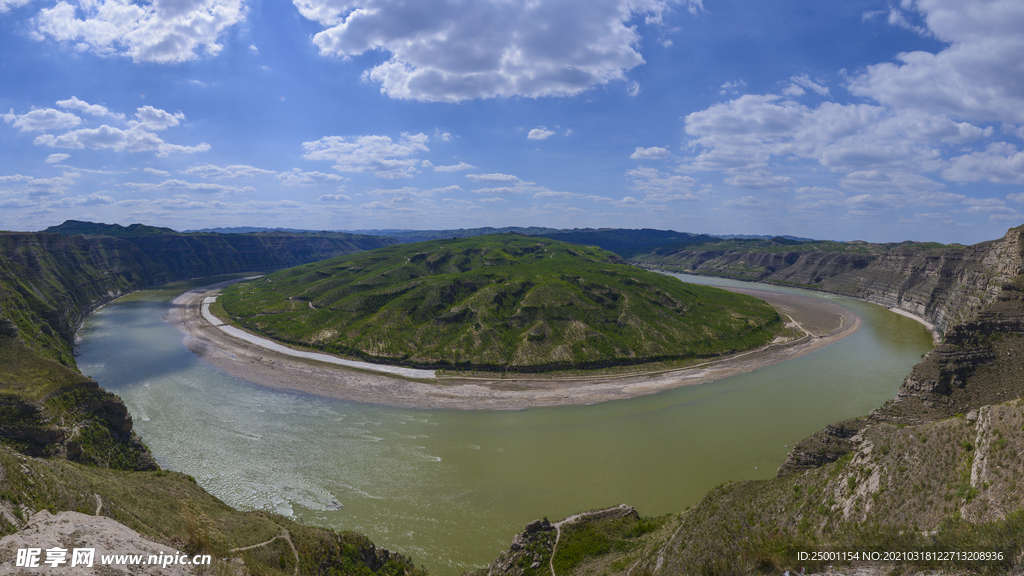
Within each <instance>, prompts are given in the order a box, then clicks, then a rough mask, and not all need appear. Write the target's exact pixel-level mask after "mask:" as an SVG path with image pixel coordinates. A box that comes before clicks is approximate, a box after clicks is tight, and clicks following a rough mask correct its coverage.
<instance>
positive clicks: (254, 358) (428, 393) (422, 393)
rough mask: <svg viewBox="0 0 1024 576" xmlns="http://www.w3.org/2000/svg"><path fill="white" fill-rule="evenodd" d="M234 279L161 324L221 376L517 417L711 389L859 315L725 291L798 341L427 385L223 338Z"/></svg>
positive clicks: (807, 346) (815, 303)
mask: <svg viewBox="0 0 1024 576" xmlns="http://www.w3.org/2000/svg"><path fill="white" fill-rule="evenodd" d="M239 281H240V280H232V281H228V282H220V283H217V284H211V285H209V286H204V287H201V288H196V289H193V290H189V291H188V292H185V293H184V294H182V295H180V296H178V297H177V298H175V299H174V300H173V301H172V302H171V304H170V308H169V310H168V312H167V315H166V319H167V321H168V322H170V323H171V324H172V325H173V326H174V327H176V328H177V329H178V330H180V331H181V332H183V333H184V334H185V338H184V344H185V345H186V346H187V347H188V349H189V350H191V351H192V352H193V353H195V354H196V355H197V356H199V357H200V358H202V359H203V360H205V361H206V362H208V363H209V364H211V365H213V366H214V367H216V368H219V369H220V370H223V371H224V372H227V373H229V374H232V375H234V376H236V377H238V378H242V379H244V380H247V381H249V382H252V383H254V384H257V385H260V386H265V387H268V388H272V389H276V390H281V391H292V392H300V393H307V394H314V395H318V396H325V397H329V398H336V399H339V400H345V401H350V402H361V403H368V404H384V405H388V406H398V407H404V408H422V409H431V410H434V409H460V410H522V409H525V408H534V407H542V406H568V405H584V404H596V403H599V402H608V401H611V400H623V399H627V398H634V397H637V396H642V395H645V394H653V393H656V392H661V391H663V390H670V389H673V388H678V387H680V386H690V385H695V384H703V383H707V382H713V381H716V380H721V379H723V378H727V377H729V376H734V375H737V374H743V373H745V372H750V371H753V370H756V369H758V368H762V367H764V366H769V365H771V364H775V363H778V362H783V361H785V360H790V359H793V358H797V357H800V356H804V355H806V354H810V353H811V352H814V351H815V350H818V349H820V348H822V347H824V346H827V345H829V344H832V343H833V342H836V341H838V340H841V339H843V338H845V337H847V336H850V335H851V334H853V333H854V332H856V331H857V330H858V329H860V327H861V319H860V317H859V316H857V315H856V314H854V313H853V312H851V311H849V310H847V309H846V308H843V307H842V306H839V305H837V304H834V303H832V302H828V301H827V300H822V299H820V298H814V297H811V296H803V295H798V294H788V293H786V294H783V293H777V292H769V291H766V290H758V289H754V288H749V289H748V288H729V289H728V290H731V291H734V292H740V293H743V294H749V295H752V296H756V297H758V298H761V299H763V300H765V301H767V302H768V303H769V304H771V305H772V306H773V307H774V308H775V309H776V310H778V311H779V313H780V314H782V315H784V318H788V321H789V322H788V324H789V325H790V326H791V327H794V328H798V329H799V330H801V331H802V332H803V333H804V335H803V336H802V337H800V338H796V339H794V340H790V341H788V342H777V343H773V344H769V345H768V346H765V347H762V348H759V349H756V350H751V351H747V352H743V353H739V354H735V355H732V356H727V357H721V358H715V359H711V360H707V361H703V362H700V363H698V364H696V365H692V366H688V367H685V368H673V369H666V370H661V371H641V370H638V371H636V372H630V371H626V372H622V373H615V374H612V375H607V374H601V375H593V376H585V375H584V376H581V375H572V376H547V375H543V374H541V375H536V374H534V375H510V376H508V377H480V376H475V377H469V376H451V375H437V376H436V378H430V374H429V372H432V371H427V370H410V369H408V368H402V369H400V370H398V371H397V372H398V373H387V372H386V371H387V370H391V371H395V370H394V369H395V368H396V367H386V366H379V365H372V364H368V363H357V362H353V361H345V362H344V364H349V365H343V364H342V363H335V362H333V361H323V359H317V358H316V356H317V355H316V354H313V353H310V352H308V351H303V350H296V349H290V348H288V347H285V346H283V345H281V344H280V343H272V344H273V346H272V347H266V346H263V345H261V343H260V341H261V340H264V339H263V338H260V337H258V336H255V335H251V334H249V335H248V336H249V337H236V336H235V335H233V334H232V333H229V332H232V331H235V330H238V329H237V328H233V329H232V331H225V330H224V329H222V328H224V326H223V324H224V322H223V321H221V320H220V319H218V318H216V317H215V316H213V315H212V314H210V313H209V303H210V302H211V300H207V299H208V298H212V297H214V296H216V295H217V294H218V293H219V291H220V290H221V289H222V288H224V287H225V286H227V285H228V284H231V283H233V282H239ZM204 302H205V303H206V306H205V307H204V306H203V304H204ZM204 308H206V315H205V316H206V317H204V313H203V312H204ZM207 317H209V319H208V318H207ZM238 331H239V332H241V333H244V331H240V330H238ZM336 360H341V359H336ZM351 364H357V366H353V365H351ZM407 370H409V372H406V371H407Z"/></svg>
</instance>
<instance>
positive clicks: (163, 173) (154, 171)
mask: <svg viewBox="0 0 1024 576" xmlns="http://www.w3.org/2000/svg"><path fill="white" fill-rule="evenodd" d="M142 171H143V172H149V173H150V174H156V175H157V176H164V177H166V176H170V175H171V173H170V172H168V171H166V170H157V169H156V168H143V169H142Z"/></svg>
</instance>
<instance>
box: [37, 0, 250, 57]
mask: <svg viewBox="0 0 1024 576" xmlns="http://www.w3.org/2000/svg"><path fill="white" fill-rule="evenodd" d="M244 17H245V9H244V8H243V6H242V0H189V1H187V2H171V1H161V0H157V1H153V2H133V1H131V0H61V1H60V2H57V4H56V5H55V6H53V7H52V8H44V9H42V10H40V11H39V14H38V15H37V16H36V18H35V19H34V21H33V26H34V31H35V34H36V35H37V36H38V37H39V38H41V39H42V38H51V39H53V40H57V41H59V42H66V43H69V44H73V45H74V46H75V48H76V49H79V50H82V49H85V50H90V51H92V52H94V53H96V54H100V55H103V56H112V55H119V56H126V57H129V58H131V59H132V60H133V61H135V62H157V63H175V62H185V61H188V60H193V59H195V58H197V57H198V54H197V53H198V52H199V51H200V50H202V51H203V52H205V53H206V54H209V55H211V56H215V55H217V53H219V52H220V50H221V48H222V46H221V45H220V44H218V43H217V41H218V39H219V38H220V36H221V35H222V34H223V33H224V31H225V30H226V29H227V28H228V27H230V26H232V25H233V24H235V23H237V22H239V21H240V20H242V19H243V18H244Z"/></svg>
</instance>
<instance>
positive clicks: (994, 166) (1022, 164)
mask: <svg viewBox="0 0 1024 576" xmlns="http://www.w3.org/2000/svg"><path fill="white" fill-rule="evenodd" d="M942 177H943V178H945V179H946V180H952V181H954V182H977V181H978V180H987V181H989V182H993V183H996V184H1024V152H1018V151H1017V148H1016V147H1015V146H1013V145H1012V144H1008V143H1006V142H996V143H993V144H990V145H989V146H988V147H987V148H985V150H983V151H977V152H972V153H970V154H965V155H962V156H957V157H955V158H953V159H952V162H951V166H950V167H949V168H947V169H946V170H943V172H942Z"/></svg>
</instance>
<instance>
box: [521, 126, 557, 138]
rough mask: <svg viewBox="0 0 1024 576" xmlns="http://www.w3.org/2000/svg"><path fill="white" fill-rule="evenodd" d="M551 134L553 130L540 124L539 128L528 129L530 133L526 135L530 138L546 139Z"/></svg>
mask: <svg viewBox="0 0 1024 576" xmlns="http://www.w3.org/2000/svg"><path fill="white" fill-rule="evenodd" d="M552 135H554V132H552V131H551V130H548V129H547V128H545V127H543V126H541V127H540V128H534V129H533V130H530V133H529V134H527V135H526V137H527V138H529V139H530V140H547V139H548V138H549V137H550V136H552Z"/></svg>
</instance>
